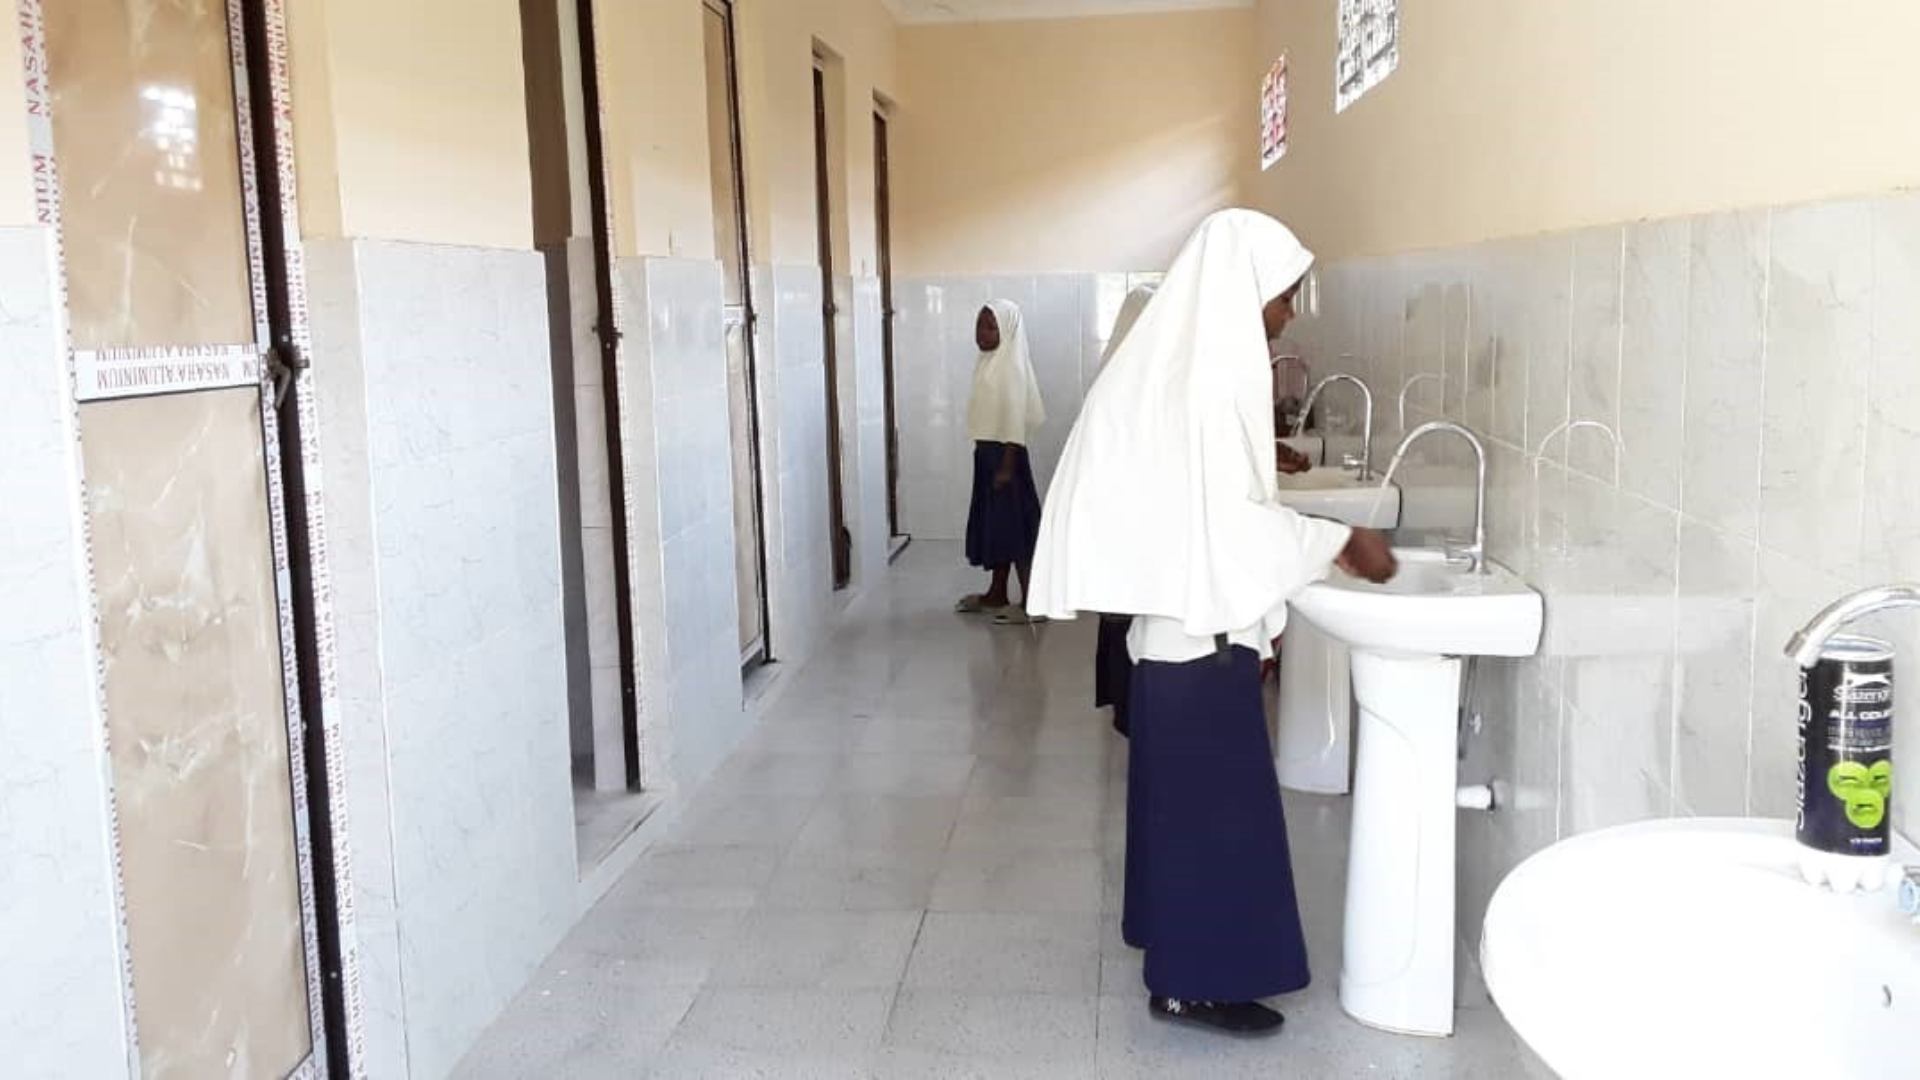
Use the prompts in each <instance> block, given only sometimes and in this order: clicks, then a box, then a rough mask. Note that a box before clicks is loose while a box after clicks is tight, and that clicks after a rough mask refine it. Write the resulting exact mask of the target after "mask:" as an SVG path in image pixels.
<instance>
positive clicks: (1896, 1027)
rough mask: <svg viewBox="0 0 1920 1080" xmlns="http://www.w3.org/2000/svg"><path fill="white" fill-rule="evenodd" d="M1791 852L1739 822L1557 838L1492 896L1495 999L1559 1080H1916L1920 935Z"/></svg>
mask: <svg viewBox="0 0 1920 1080" xmlns="http://www.w3.org/2000/svg"><path fill="white" fill-rule="evenodd" d="M1797 848H1798V845H1797V844H1796V843H1795V841H1794V838H1793V823H1792V822H1790V821H1764V820H1752V819H1732V818H1721V819H1713V818H1690V819H1678V820H1668V821H1652V822H1645V823H1642V824H1638V825H1625V826H1621V827H1618V828H1613V829H1604V830H1600V831H1598V832H1591V833H1585V834H1583V835H1580V836H1576V837H1573V838H1572V839H1569V840H1563V841H1561V842H1560V843H1558V844H1555V845H1553V846H1552V847H1550V848H1547V849H1546V850H1545V851H1542V852H1540V853H1539V854H1537V855H1535V856H1534V857H1532V858H1531V859H1528V860H1527V861H1526V862H1524V863H1522V864H1521V865H1520V866H1519V868H1518V869H1516V870H1514V872H1513V873H1511V874H1509V875H1508V876H1507V879H1506V881H1504V882H1502V883H1501V885H1500V888H1499V890H1498V891H1496V892H1495V893H1494V897H1493V902H1492V903H1491V904H1490V905H1489V906H1488V909H1487V920H1486V926H1485V932H1484V933H1483V935H1482V937H1481V943H1480V961H1481V967H1482V968H1483V969H1484V970H1485V973H1486V980H1487V989H1488V991H1489V992H1490V993H1491V994H1492V995H1493V999H1494V1002H1495V1004H1497V1005H1498V1006H1499V1007H1500V1011H1501V1012H1502V1013H1504V1014H1505V1015H1506V1018H1507V1021H1508V1023H1510V1024H1512V1025H1513V1029H1514V1031H1515V1032H1517V1033H1518V1034H1519V1036H1520V1037H1521V1039H1523V1040H1525V1041H1526V1043H1527V1045H1528V1046H1530V1047H1531V1048H1532V1049H1533V1051H1534V1052H1535V1053H1536V1054H1538V1055H1539V1056H1540V1057H1541V1058H1542V1059H1543V1060H1544V1061H1545V1062H1546V1063H1547V1064H1548V1065H1549V1066H1550V1067H1552V1068H1553V1070H1554V1071H1555V1072H1557V1073H1558V1074H1560V1076H1562V1077H1564V1078H1565V1080H1613V1078H1615V1077H1629V1076H1630V1077H1636V1078H1643V1080H1664V1078H1667V1077H1673V1078H1676V1080H1698V1078H1702V1077H1721V1076H1728V1077H1733V1076H1738V1077H1775V1076H1779V1077H1796V1078H1798V1077H1820V1078H1821V1080H1880V1078H1883V1077H1894V1076H1913V1075H1916V1074H1920V927H1916V926H1914V925H1913V924H1912V922H1911V920H1910V919H1908V918H1907V917H1905V916H1903V915H1902V914H1901V912H1900V910H1899V907H1898V904H1897V901H1896V894H1895V892H1894V890H1892V889H1882V890H1880V891H1878V892H1873V893H1863V894H1851V895H1839V894H1836V893H1833V892H1831V891H1829V890H1826V889H1822V888H1818V887H1815V886H1812V885H1808V884H1806V883H1805V882H1804V881H1802V880H1801V877H1800V871H1799V862H1798V859H1799V856H1798V852H1797ZM1894 855H1895V859H1896V860H1897V861H1899V862H1902V863H1905V864H1909V865H1911V864H1913V863H1914V862H1916V860H1920V855H1916V853H1915V851H1914V850H1913V848H1912V847H1911V846H1910V845H1901V844H1896V850H1895V853H1894Z"/></svg>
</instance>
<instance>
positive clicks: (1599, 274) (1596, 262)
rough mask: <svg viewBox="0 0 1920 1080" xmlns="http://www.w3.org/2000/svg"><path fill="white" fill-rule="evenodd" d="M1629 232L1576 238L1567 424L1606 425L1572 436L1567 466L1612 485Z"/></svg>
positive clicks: (1610, 230)
mask: <svg viewBox="0 0 1920 1080" xmlns="http://www.w3.org/2000/svg"><path fill="white" fill-rule="evenodd" d="M1623 233H1624V231H1623V230H1622V229H1620V228H1618V227H1614V228H1602V229H1589V230H1587V231H1585V232H1581V233H1576V234H1575V235H1574V238H1573V291H1572V300H1571V305H1572V316H1571V317H1572V349H1573V366H1572V369H1571V374H1570V378H1569V387H1568V418H1569V419H1570V420H1586V421H1593V422H1595V423H1599V424H1604V425H1606V428H1607V430H1606V431H1604V432H1602V431H1599V430H1596V429H1593V428H1585V427H1583V428H1580V429H1578V430H1571V431H1569V432H1568V433H1567V463H1568V464H1569V465H1571V466H1572V467H1573V468H1574V469H1575V470H1577V471H1579V472H1583V473H1586V474H1587V475H1588V476H1593V477H1597V478H1599V479H1602V480H1605V481H1607V482H1608V483H1613V482H1614V481H1615V480H1616V478H1617V474H1618V469H1619V465H1620V455H1619V453H1618V451H1617V449H1616V447H1615V438H1616V437H1617V436H1618V434H1619V431H1620V346H1621V271H1622V259H1623V255H1624V235H1623Z"/></svg>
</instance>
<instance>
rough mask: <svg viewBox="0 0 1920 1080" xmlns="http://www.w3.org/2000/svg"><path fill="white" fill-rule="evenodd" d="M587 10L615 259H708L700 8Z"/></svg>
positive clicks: (609, 6)
mask: <svg viewBox="0 0 1920 1080" xmlns="http://www.w3.org/2000/svg"><path fill="white" fill-rule="evenodd" d="M596 7H597V15H596V17H595V23H596V27H595V38H596V41H597V44H598V46H599V50H600V78H601V92H600V105H601V111H602V115H603V116H604V122H605V125H606V127H605V137H606V152H607V174H608V180H607V198H608V202H609V205H610V209H611V211H612V214H613V225H614V235H615V237H616V240H615V249H616V251H617V252H618V253H619V254H621V255H625V256H633V255H676V256H681V257H684V258H693V259H711V258H713V257H714V251H713V224H712V222H713V190H712V181H711V179H710V176H709V172H708V162H709V157H708V153H707V108H706V101H707V81H706V66H705V53H704V50H703V49H702V46H701V42H702V40H703V39H702V37H701V26H702V24H701V18H702V13H703V10H704V9H703V7H702V5H701V3H700V0H667V2H663V3H662V2H656V3H646V4H635V3H605V2H603V3H600V4H598V5H596Z"/></svg>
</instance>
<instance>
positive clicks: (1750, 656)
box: [1742, 210, 1773, 814]
mask: <svg viewBox="0 0 1920 1080" xmlns="http://www.w3.org/2000/svg"><path fill="white" fill-rule="evenodd" d="M1765 213H1766V218H1765V231H1764V233H1763V235H1764V237H1765V244H1764V248H1763V253H1762V258H1761V263H1760V377H1759V390H1760V447H1759V453H1757V454H1755V455H1754V504H1755V505H1754V512H1753V513H1754V520H1753V537H1754V544H1753V547H1754V554H1753V576H1752V578H1751V579H1749V588H1750V589H1751V590H1752V592H1753V594H1754V600H1753V618H1752V619H1751V620H1750V621H1749V622H1748V624H1747V633H1748V637H1747V768H1746V776H1745V777H1743V778H1742V800H1743V802H1744V804H1745V810H1746V812H1747V813H1749V814H1751V813H1752V812H1753V760H1754V751H1755V745H1754V723H1753V720H1754V710H1755V706H1756V705H1757V704H1758V701H1757V699H1758V697H1759V686H1758V684H1759V681H1760V657H1759V653H1758V650H1759V647H1760V644H1759V643H1760V603H1759V591H1760V549H1761V543H1760V538H1761V531H1762V530H1761V521H1762V519H1763V518H1764V517H1765V510H1764V506H1765V503H1766V499H1765V490H1766V482H1767V467H1766V462H1767V435H1766V411H1767V353H1768V351H1769V348H1770V345H1771V342H1770V341H1769V337H1770V335H1769V334H1768V322H1769V321H1770V320H1769V319H1768V317H1767V316H1768V314H1769V312H1771V311H1772V308H1773V211H1772V210H1767V211H1765Z"/></svg>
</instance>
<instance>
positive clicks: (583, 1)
mask: <svg viewBox="0 0 1920 1080" xmlns="http://www.w3.org/2000/svg"><path fill="white" fill-rule="evenodd" d="M575 4H576V10H577V11H578V16H577V21H578V22H579V31H580V32H579V37H580V93H581V111H582V112H583V113H585V120H586V122H585V125H584V126H585V128H586V142H587V147H586V149H587V201H588V205H589V207H590V208H591V212H592V219H593V277H594V296H595V302H596V303H597V304H598V306H599V308H600V312H599V317H598V318H597V319H595V320H594V324H593V333H594V337H595V338H597V339H598V340H599V343H600V371H601V379H600V392H601V396H602V397H603V398H604V399H605V402H606V412H607V491H608V494H609V496H610V497H611V500H612V506H613V514H612V515H611V521H612V534H613V589H614V622H615V625H616V627H617V628H618V632H619V637H620V735H621V742H622V744H623V746H622V748H623V749H624V750H625V752H626V759H627V760H626V766H627V786H628V787H630V788H634V789H636V790H638V789H640V788H641V787H642V786H643V784H644V780H645V778H644V777H643V776H642V775H641V762H640V693H639V686H638V677H637V675H636V672H635V668H636V657H637V655H638V650H637V649H636V648H635V644H634V632H633V603H632V598H633V574H632V563H631V562H630V559H631V557H632V551H631V547H630V545H631V543H632V540H631V538H630V537H629V536H628V535H627V517H626V507H627V463H626V447H625V445H624V444H623V443H622V441H621V440H622V437H623V435H624V433H625V432H626V430H627V429H626V425H625V417H624V416H623V415H622V412H621V408H620V394H619V388H620V337H621V334H620V316H619V309H618V308H617V307H615V305H614V299H613V212H612V210H611V208H610V207H609V206H608V202H607V168H606V161H607V156H606V140H605V137H604V133H603V132H602V131H601V115H602V114H601V109H600V90H601V87H600V61H599V56H600V51H599V47H598V45H597V43H596V42H597V36H598V35H597V28H596V27H595V25H594V0H575Z"/></svg>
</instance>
